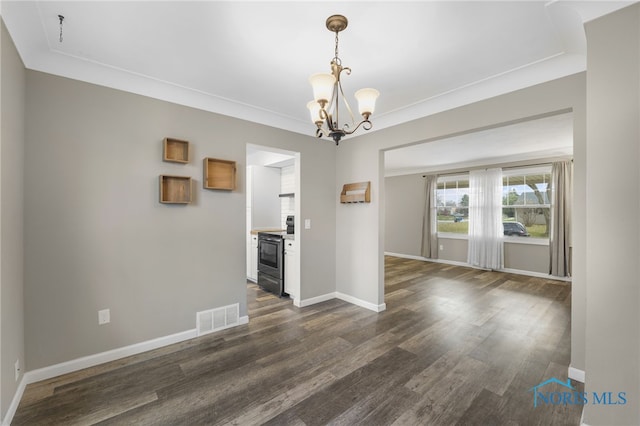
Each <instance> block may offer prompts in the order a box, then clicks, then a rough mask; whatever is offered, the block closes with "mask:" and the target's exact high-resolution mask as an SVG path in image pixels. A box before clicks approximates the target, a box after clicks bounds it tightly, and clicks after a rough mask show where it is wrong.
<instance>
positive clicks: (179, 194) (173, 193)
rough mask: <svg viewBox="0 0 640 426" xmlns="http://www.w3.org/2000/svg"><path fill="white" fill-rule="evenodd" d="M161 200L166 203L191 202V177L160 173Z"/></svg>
mask: <svg viewBox="0 0 640 426" xmlns="http://www.w3.org/2000/svg"><path fill="white" fill-rule="evenodd" d="M160 202H161V203H164V204H189V203H190V202H191V178H190V177H188V176H168V175H160Z"/></svg>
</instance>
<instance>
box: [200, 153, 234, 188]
mask: <svg viewBox="0 0 640 426" xmlns="http://www.w3.org/2000/svg"><path fill="white" fill-rule="evenodd" d="M202 167H203V174H204V178H203V179H202V184H203V186H204V188H205V189H220V190H224V191H233V190H234V189H236V162H235V161H229V160H220V159H218V158H205V159H204V164H203V166H202Z"/></svg>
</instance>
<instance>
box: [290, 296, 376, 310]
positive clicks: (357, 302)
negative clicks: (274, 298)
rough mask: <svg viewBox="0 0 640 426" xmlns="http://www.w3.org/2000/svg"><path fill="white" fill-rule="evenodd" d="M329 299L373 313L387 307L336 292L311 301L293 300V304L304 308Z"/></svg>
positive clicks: (313, 298)
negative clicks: (338, 300) (342, 301)
mask: <svg viewBox="0 0 640 426" xmlns="http://www.w3.org/2000/svg"><path fill="white" fill-rule="evenodd" d="M331 299H340V300H344V301H345V302H349V303H351V304H353V305H356V306H360V307H362V308H366V309H369V310H370V311H374V312H382V311H384V310H385V309H387V305H386V304H384V303H383V304H381V305H375V304H373V303H370V302H366V301H364V300H361V299H358V298H357V297H353V296H349V295H348V294H344V293H340V292H338V291H336V292H335V293H327V294H323V295H322V296H317V297H312V298H311V299H304V300H294V301H293V304H294V306H297V307H299V308H303V307H305V306H311V305H315V304H316V303H321V302H326V301H327V300H331Z"/></svg>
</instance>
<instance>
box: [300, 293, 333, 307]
mask: <svg viewBox="0 0 640 426" xmlns="http://www.w3.org/2000/svg"><path fill="white" fill-rule="evenodd" d="M335 298H336V294H335V293H327V294H323V295H321V296H316V297H312V298H310V299H299V300H298V299H296V300H294V302H293V304H294V305H295V306H297V307H298V308H304V307H305V306H311V305H315V304H316V303H322V302H326V301H327V300H331V299H335ZM296 302H298V303H297V304H296Z"/></svg>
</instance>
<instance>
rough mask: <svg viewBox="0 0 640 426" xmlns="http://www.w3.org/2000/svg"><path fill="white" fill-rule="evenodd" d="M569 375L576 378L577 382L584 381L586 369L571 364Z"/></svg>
mask: <svg viewBox="0 0 640 426" xmlns="http://www.w3.org/2000/svg"><path fill="white" fill-rule="evenodd" d="M568 376H569V378H570V379H572V380H575V381H576V382H580V383H584V379H585V373H584V370H579V369H577V368H574V367H572V366H569V373H568Z"/></svg>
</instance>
